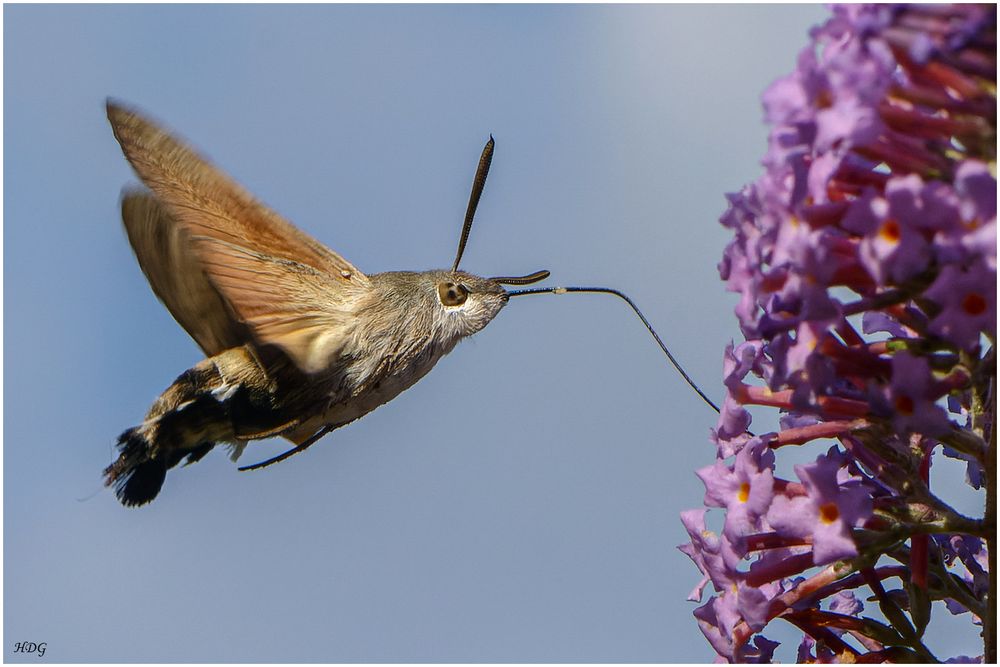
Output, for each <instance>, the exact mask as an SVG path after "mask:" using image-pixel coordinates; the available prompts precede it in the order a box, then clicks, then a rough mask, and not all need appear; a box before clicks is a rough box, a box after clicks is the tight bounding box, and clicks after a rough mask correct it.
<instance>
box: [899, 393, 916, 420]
mask: <svg viewBox="0 0 1000 667" xmlns="http://www.w3.org/2000/svg"><path fill="white" fill-rule="evenodd" d="M896 410H897V411H899V413H900V414H903V415H906V416H907V417H908V416H910V415H912V414H913V399H912V398H910V397H909V396H898V397H897V398H896Z"/></svg>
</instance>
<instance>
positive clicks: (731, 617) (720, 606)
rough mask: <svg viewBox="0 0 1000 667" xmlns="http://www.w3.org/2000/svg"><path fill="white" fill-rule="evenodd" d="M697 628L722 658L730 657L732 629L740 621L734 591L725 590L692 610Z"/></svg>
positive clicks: (733, 650)
mask: <svg viewBox="0 0 1000 667" xmlns="http://www.w3.org/2000/svg"><path fill="white" fill-rule="evenodd" d="M694 617H695V618H696V619H697V621H698V628H699V629H700V630H701V632H702V634H704V635H705V638H706V639H707V640H708V642H709V643H710V644H711V645H712V648H714V649H715V652H716V653H718V654H719V655H720V656H722V657H723V658H727V659H732V658H733V657H734V653H735V650H736V647H735V646H734V645H733V629H734V628H735V627H736V624H737V623H739V622H740V614H739V612H738V611H737V609H736V593H735V592H726V593H723V594H722V595H719V596H716V597H713V598H712V599H711V600H709V601H708V602H707V603H706V604H704V605H702V606H700V607H698V608H697V609H695V610H694Z"/></svg>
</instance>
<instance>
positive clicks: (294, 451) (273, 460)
mask: <svg viewBox="0 0 1000 667" xmlns="http://www.w3.org/2000/svg"><path fill="white" fill-rule="evenodd" d="M333 428H334V427H333V426H329V425H328V426H324V427H323V428H321V429H320V430H318V431H316V432H315V433H313V434H312V435H311V436H309V439H308V440H306V441H305V442H303V443H302V444H301V445H298V446H296V447H292V448H291V449H289V450H288V451H287V452H285V453H284V454H278V455H277V456H274V457H272V458H269V459H268V460H266V461H261V462H260V463H254V464H253V465H250V466H242V467H240V468H238V470H239V471H240V472H246V471H247V470H260V469H261V468H266V467H267V466H269V465H273V464H275V463H279V462H281V461H284V460H285V459H287V458H289V457H291V456H295V455H296V454H298V453H299V452H304V451H305V450H306V449H308V448H309V445H311V444H313V443H314V442H316V441H317V440H319V439H320V438H322V437H323V436H324V435H326V434H327V433H329V432H330V431H332V430H333Z"/></svg>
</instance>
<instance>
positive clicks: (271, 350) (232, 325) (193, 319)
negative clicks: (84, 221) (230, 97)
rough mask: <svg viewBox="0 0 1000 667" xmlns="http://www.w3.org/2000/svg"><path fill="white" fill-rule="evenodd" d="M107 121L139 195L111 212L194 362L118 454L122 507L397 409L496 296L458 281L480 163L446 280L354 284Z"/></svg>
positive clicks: (208, 180)
mask: <svg viewBox="0 0 1000 667" xmlns="http://www.w3.org/2000/svg"><path fill="white" fill-rule="evenodd" d="M107 113H108V120H109V121H110V122H111V128H112V130H113V131H114V135H115V137H116V138H117V139H118V142H119V143H120V144H121V147H122V151H123V152H124V154H125V157H126V159H128V161H129V163H130V164H131V165H132V167H133V169H134V170H135V172H136V174H138V176H139V178H140V179H141V180H142V182H143V185H144V186H145V187H127V188H126V189H125V190H124V192H123V193H122V198H121V211H122V220H123V222H124V224H125V231H126V232H127V234H128V239H129V242H130V243H131V245H132V249H133V250H134V251H135V256H136V258H137V259H138V261H139V265H140V266H141V267H142V271H143V273H144V274H145V275H146V278H147V279H148V280H149V284H150V286H151V287H152V288H153V291H154V292H155V293H156V296H158V297H159V299H160V300H161V301H162V302H163V304H164V305H165V306H166V307H167V309H168V310H169V311H170V313H171V315H173V316H174V318H175V319H176V320H177V322H178V323H179V324H180V325H181V326H182V327H184V329H185V330H186V331H187V332H188V333H189V334H190V335H191V337H192V338H194V340H195V342H196V343H197V344H198V346H199V347H201V349H202V350H203V351H204V353H205V356H206V358H205V359H204V360H203V361H201V362H200V363H198V364H196V365H195V366H194V367H193V368H191V369H189V370H187V371H185V372H184V373H182V374H181V375H180V376H179V377H178V378H177V379H176V380H174V382H173V384H171V385H170V386H169V387H168V388H167V390H166V391H164V392H163V394H161V395H160V397H159V398H157V399H156V401H155V402H154V403H153V405H152V407H151V408H150V409H149V412H148V413H147V414H146V417H145V419H144V420H143V421H142V423H141V424H139V425H138V426H136V427H134V428H130V429H128V430H126V431H125V432H124V433H122V434H121V436H120V437H119V439H118V448H119V455H118V458H117V460H116V461H115V462H114V463H112V464H111V465H110V466H108V467H107V469H105V471H104V476H105V484H106V485H109V486H113V487H114V490H115V493H116V495H117V496H118V499H119V500H120V501H121V502H122V503H123V504H124V505H128V506H134V505H142V504H145V503H148V502H149V501H151V500H152V499H153V498H155V497H156V495H157V493H158V492H159V491H160V488H161V487H162V485H163V481H164V478H165V476H166V473H167V470H169V469H170V468H173V467H174V466H176V465H177V464H179V463H181V462H184V463H193V462H195V461H197V460H199V459H200V458H202V457H203V456H205V455H206V454H207V453H208V452H209V451H210V450H211V449H212V448H213V447H214V446H215V445H216V444H218V443H225V444H228V445H229V446H230V448H231V454H232V457H233V458H234V460H235V459H236V458H237V457H238V456H239V455H240V454H241V453H242V451H243V449H244V447H245V446H246V444H247V443H248V442H249V441H251V440H257V439H261V438H270V437H273V436H281V437H283V438H286V439H287V440H289V441H291V442H292V443H294V445H295V447H294V448H293V449H291V450H289V451H288V452H286V453H285V454H283V455H281V456H279V457H275V458H274V459H271V460H269V461H265V462H264V463H262V464H258V465H256V466H249V467H248V468H247V469H252V468H257V467H263V466H264V465H270V464H271V463H275V462H277V461H278V460H281V459H283V458H287V457H288V456H290V455H292V454H294V453H297V452H300V451H302V450H304V449H305V448H307V447H308V446H309V445H311V444H312V443H314V442H315V441H316V440H318V439H319V438H320V437H322V436H323V435H325V434H326V433H328V432H329V431H332V430H333V429H336V428H339V427H341V426H343V425H345V424H348V423H350V422H352V421H354V420H355V419H358V418H359V417H362V416H363V415H365V414H367V413H369V412H371V411H372V410H374V409H375V408H377V407H378V406H380V405H382V404H383V403H386V402H387V401H390V400H392V399H393V398H395V397H396V396H397V395H398V394H399V393H400V392H402V391H403V390H405V389H407V388H408V387H410V386H412V385H413V384H414V383H415V382H416V381H417V380H419V379H420V378H422V377H423V376H424V375H426V374H427V372H428V371H430V370H431V368H433V367H434V364H436V363H437V362H438V360H439V359H441V357H443V356H444V355H445V354H447V353H448V352H450V351H451V350H452V349H453V348H454V347H455V345H456V344H457V343H458V341H460V340H461V339H463V338H465V337H466V336H470V335H472V334H474V333H476V332H477V331H479V330H480V329H482V328H483V327H485V326H486V325H487V324H488V323H489V322H490V320H492V319H493V318H494V317H495V316H496V314H497V313H498V312H500V309H501V308H503V307H504V305H506V303H507V300H508V298H509V295H508V292H507V290H505V289H504V287H503V285H524V284H528V283H532V282H536V281H539V280H542V279H544V278H545V277H547V276H548V272H547V271H539V272H536V273H534V274H531V275H529V276H524V277H497V278H482V277H479V276H475V275H472V274H470V273H466V272H465V271H460V270H459V268H458V266H459V262H460V261H461V259H462V253H463V251H464V249H465V244H466V241H467V240H468V235H469V230H470V229H471V225H472V220H473V217H474V215H475V211H476V206H477V204H478V202H479V197H480V195H481V194H482V189H483V185H484V184H485V181H486V176H487V173H488V171H489V165H490V161H491V159H492V155H493V147H494V142H493V138H492V137H490V141H489V142H488V143H487V144H486V147H485V149H484V150H483V153H482V157H481V159H480V163H479V169H478V171H477V174H476V178H475V180H474V182H473V188H472V194H471V196H470V198H469V206H468V209H467V212H466V220H465V227H464V229H463V233H462V236H461V240H460V243H459V247H458V252H457V254H456V256H455V262H454V264H453V265H452V267H451V269H442V270H435V271H391V272H387V273H376V274H372V275H366V274H365V273H363V272H362V271H360V270H359V269H358V268H357V267H355V266H354V265H353V264H351V263H350V262H349V261H347V260H346V259H344V258H343V257H341V256H340V255H339V254H337V253H336V252H334V251H333V250H331V249H329V248H327V247H326V246H324V245H323V244H322V243H320V242H319V241H317V240H316V239H314V238H312V237H311V236H309V235H308V234H306V233H305V232H303V231H301V230H300V229H298V228H296V227H295V226H293V225H292V224H291V223H290V222H288V221H287V220H285V219H284V218H282V217H281V216H280V215H278V214H277V213H275V212H274V211H272V210H271V209H269V208H268V207H267V206H265V205H264V204H262V203H261V202H259V201H258V200H256V199H255V198H254V197H253V196H252V195H251V194H250V193H248V192H247V191H246V190H244V189H243V188H242V187H240V186H239V185H238V184H237V183H236V182H234V181H233V180H232V179H231V178H229V177H228V176H227V175H226V174H224V173H223V172H222V171H220V170H219V169H217V168H216V167H214V166H213V165H211V164H210V163H209V162H207V161H206V160H205V159H203V158H202V157H200V156H199V155H198V154H197V153H196V152H195V151H194V150H192V149H191V148H189V147H188V146H187V145H185V144H184V143H182V142H181V141H180V140H179V139H177V138H176V137H174V136H172V135H171V134H169V133H168V132H166V131H165V130H164V129H163V128H161V127H159V126H158V125H157V124H155V123H154V122H152V121H151V120H149V119H148V118H146V117H144V116H143V115H142V114H140V113H139V112H137V111H136V110H134V109H130V108H128V107H126V106H124V105H122V104H119V103H117V102H113V101H110V100H109V101H108V103H107Z"/></svg>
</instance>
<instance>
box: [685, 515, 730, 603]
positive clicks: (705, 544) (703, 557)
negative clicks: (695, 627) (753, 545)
mask: <svg viewBox="0 0 1000 667" xmlns="http://www.w3.org/2000/svg"><path fill="white" fill-rule="evenodd" d="M681 523H683V524H684V528H685V529H686V530H687V533H688V536H689V537H690V538H691V541H690V542H689V543H687V544H682V545H681V546H679V547H677V548H678V549H679V550H680V551H681V552H682V553H683V554H685V555H686V556H687V557H688V558H690V559H691V560H693V561H694V563H695V565H697V566H698V569H699V570H701V572H702V574H704V575H705V577H706V578H707V580H710V581H711V582H712V585H713V586H714V587H715V590H717V591H724V590H729V589H732V588H734V587H735V586H736V581H737V580H738V579H739V577H740V575H739V573H738V572H737V571H736V566H737V564H738V563H739V562H740V559H741V558H742V557H743V553H740V552H738V551H736V550H734V548H733V545H732V543H731V542H730V541H729V540H726V539H723V538H721V537H719V536H718V535H717V534H715V533H714V532H712V531H710V530H708V528H707V527H706V526H705V509H704V508H702V509H694V510H686V511H684V512H681ZM706 583H707V581H706V579H705V578H703V579H702V581H700V582H699V583H698V585H697V586H695V588H694V590H692V591H691V593H690V595H689V596H688V599H689V600H691V601H698V600H700V599H701V595H702V591H703V590H704V588H705V584H706Z"/></svg>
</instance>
